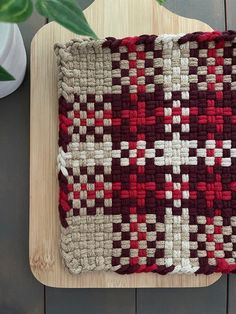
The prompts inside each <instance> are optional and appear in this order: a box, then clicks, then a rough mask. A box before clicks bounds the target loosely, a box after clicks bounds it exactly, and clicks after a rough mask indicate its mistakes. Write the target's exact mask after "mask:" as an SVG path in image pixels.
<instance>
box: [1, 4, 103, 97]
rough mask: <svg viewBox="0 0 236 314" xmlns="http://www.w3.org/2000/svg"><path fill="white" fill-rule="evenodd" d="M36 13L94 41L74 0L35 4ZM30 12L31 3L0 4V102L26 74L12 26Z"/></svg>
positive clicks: (18, 38)
mask: <svg viewBox="0 0 236 314" xmlns="http://www.w3.org/2000/svg"><path fill="white" fill-rule="evenodd" d="M35 8H36V10H37V12H38V13H39V14H41V15H43V16H45V17H47V18H48V19H50V20H54V21H56V22H58V23H60V24H61V25H63V26H65V27H66V28H68V29H69V30H71V31H73V32H74V33H77V34H79V35H85V36H90V37H93V38H97V36H96V34H95V33H94V32H93V31H92V29H91V28H90V26H89V25H88V23H87V21H86V18H85V16H84V14H83V11H82V10H81V8H80V7H79V5H78V4H77V3H76V1H75V0H38V1H36V4H35ZM32 10H33V3H32V1H31V0H1V2H0V98H2V97H5V96H7V95H9V94H10V93H12V92H13V91H15V90H16V89H17V88H18V87H19V86H20V84H21V83H22V81H23V79H24V75H25V70H26V52H25V47H24V43H23V39H22V36H21V33H20V30H19V28H18V26H17V24H16V23H19V22H23V21H25V20H26V19H27V18H28V17H29V16H30V15H31V14H32Z"/></svg>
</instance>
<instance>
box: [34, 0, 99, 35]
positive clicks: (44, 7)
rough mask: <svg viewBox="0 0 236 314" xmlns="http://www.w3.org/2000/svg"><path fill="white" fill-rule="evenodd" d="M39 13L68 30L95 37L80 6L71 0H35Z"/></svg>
mask: <svg viewBox="0 0 236 314" xmlns="http://www.w3.org/2000/svg"><path fill="white" fill-rule="evenodd" d="M36 9H37V11H38V13H39V14H41V15H43V16H46V17H47V18H49V19H51V20H54V21H56V22H57V23H59V24H61V25H62V26H64V27H66V28H67V29H69V30H70V31H72V32H74V33H76V34H78V35H84V36H89V37H92V38H95V39H97V38H98V37H97V35H96V34H95V33H94V31H93V30H92V29H91V27H90V26H89V24H88V22H87V20H86V18H85V16H84V13H83V11H82V9H81V8H80V6H79V5H78V4H76V3H75V1H73V0H37V2H36Z"/></svg>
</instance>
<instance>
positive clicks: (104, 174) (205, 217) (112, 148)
mask: <svg viewBox="0 0 236 314" xmlns="http://www.w3.org/2000/svg"><path fill="white" fill-rule="evenodd" d="M55 51H56V55H57V58H58V67H59V112H60V114H59V117H60V131H59V155H58V167H59V183H60V204H59V212H60V218H61V224H62V228H61V250H62V255H63V258H64V262H65V265H66V266H67V267H68V268H69V270H70V271H71V272H72V273H74V274H78V273H80V272H81V271H88V270H93V271H94V270H113V271H116V272H118V273H120V274H124V273H133V272H157V273H160V274H166V273H169V272H172V273H176V272H177V273H204V274H210V273H213V272H232V271H234V270H235V269H236V32H233V31H229V32H223V33H221V32H212V33H202V32H198V33H192V34H187V35H183V34H180V35H161V36H146V35H145V36H140V37H132V38H124V39H121V40H118V39H115V38H107V39H105V40H80V39H79V40H72V41H70V42H68V43H67V44H66V45H60V44H57V45H56V47H55Z"/></svg>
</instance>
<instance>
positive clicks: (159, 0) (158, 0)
mask: <svg viewBox="0 0 236 314" xmlns="http://www.w3.org/2000/svg"><path fill="white" fill-rule="evenodd" d="M157 2H158V3H159V4H160V5H163V4H164V3H165V2H166V0H157Z"/></svg>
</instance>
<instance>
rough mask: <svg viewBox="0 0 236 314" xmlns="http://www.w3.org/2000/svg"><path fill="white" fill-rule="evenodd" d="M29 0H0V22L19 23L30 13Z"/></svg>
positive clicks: (30, 5)
mask: <svg viewBox="0 0 236 314" xmlns="http://www.w3.org/2000/svg"><path fill="white" fill-rule="evenodd" d="M32 10H33V5H32V2H31V0H0V22H9V23H19V22H23V21H25V20H26V19H27V18H28V17H29V16H30V15H31V14H32Z"/></svg>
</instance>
